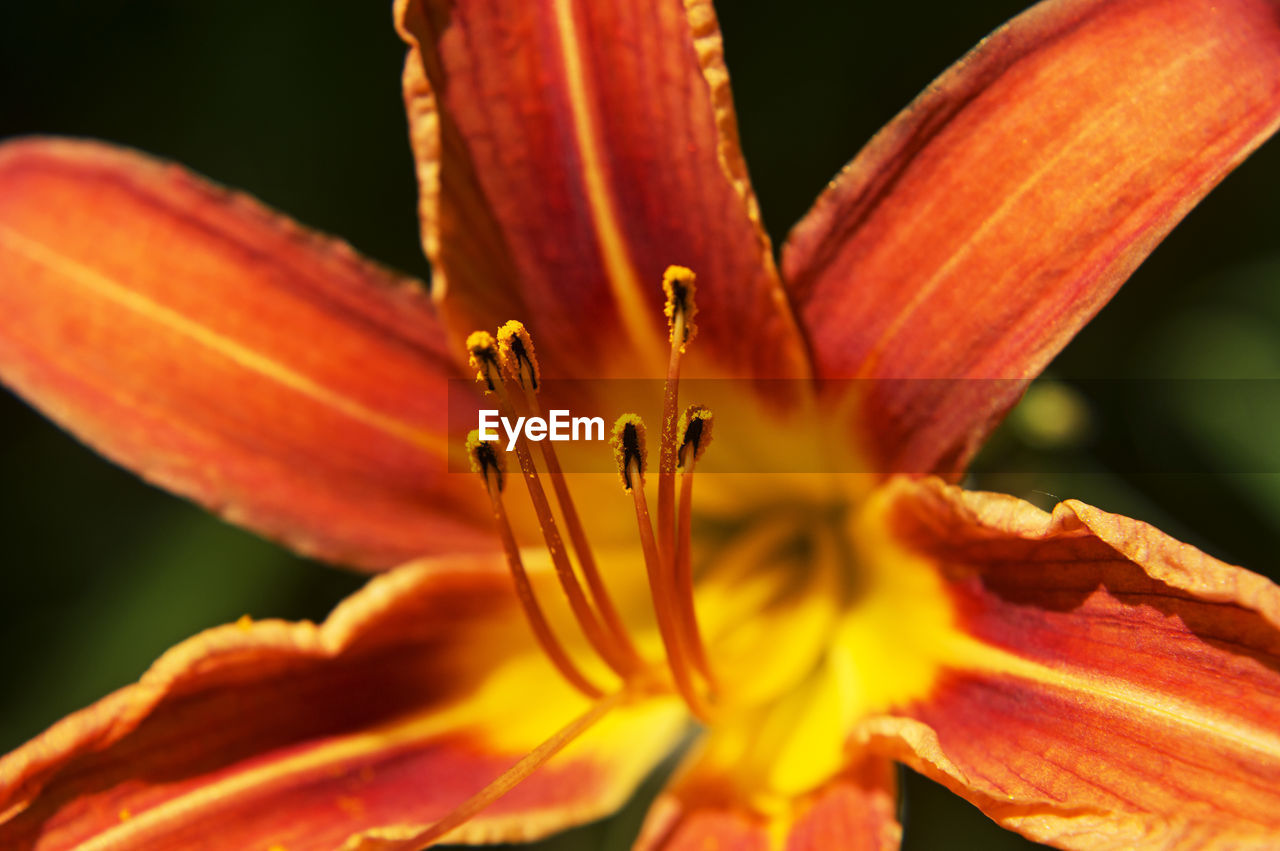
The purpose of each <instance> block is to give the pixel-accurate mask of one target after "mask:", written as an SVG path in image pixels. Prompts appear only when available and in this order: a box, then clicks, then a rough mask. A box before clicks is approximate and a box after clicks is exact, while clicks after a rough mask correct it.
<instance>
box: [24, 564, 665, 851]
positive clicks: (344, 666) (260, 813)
mask: <svg viewBox="0 0 1280 851" xmlns="http://www.w3.org/2000/svg"><path fill="white" fill-rule="evenodd" d="M538 579H539V581H540V582H541V583H542V584H544V585H545V584H546V582H547V581H548V580H550V581H552V582H554V580H553V579H552V578H551V576H550V575H549V572H548V571H546V570H542V571H540V572H539V574H538ZM531 645H532V642H531V640H530V636H529V635H528V634H527V629H526V628H525V625H524V623H523V621H522V619H521V618H520V616H519V614H518V607H517V605H516V602H515V596H514V594H513V593H511V591H510V579H509V577H508V576H507V574H506V571H505V568H504V567H503V566H502V564H501V563H500V562H498V561H497V560H495V559H491V558H488V557H484V558H479V559H477V558H465V557H463V558H453V559H449V560H438V561H431V562H424V563H419V564H414V565H409V566H406V567H403V568H400V569H397V570H395V571H391V572H389V573H387V574H384V575H382V576H380V577H377V578H376V579H374V580H373V581H372V582H371V583H370V584H369V585H368V586H367V587H366V588H365V589H364V590H362V591H361V592H359V593H357V594H356V595H354V596H353V597H352V598H350V599H349V600H347V601H346V602H344V603H343V604H342V605H341V606H339V607H338V608H337V609H336V610H335V611H334V613H333V615H332V616H331V617H330V618H329V619H328V620H327V621H326V623H325V624H324V625H323V626H320V627H316V626H313V625H312V624H309V623H299V624H290V623H285V622H281V621H264V622H261V623H257V624H247V623H246V624H243V625H229V626H226V627H220V628H217V629H213V630H210V631H207V632H205V633H202V634H201V635H199V636H196V637H195V638H193V639H191V640H189V641H187V642H185V643H183V644H181V645H179V646H177V647H175V648H174V649H172V650H171V651H169V653H167V654H166V655H165V656H163V657H162V658H161V659H160V660H159V661H157V662H156V663H155V665H154V666H152V668H151V669H150V670H149V671H148V672H147V673H146V674H145V675H144V676H143V678H142V680H141V681H140V682H139V683H138V684H136V685H132V686H128V687H126V688H124V689H122V690H120V691H119V692H116V693H115V694H113V695H111V696H110V697H108V698H106V699H104V700H102V701H100V702H99V703H97V704H95V705H94V706H92V707H90V708H88V709H86V710H84V711H82V712H79V713H77V714H75V715H72V716H70V717H69V718H67V719H65V720H64V721H62V722H60V723H59V724H58V725H56V726H54V727H53V728H52V729H50V730H49V731H48V732H47V733H45V734H44V735H43V736H41V737H39V738H37V739H36V740H34V741H33V742H31V743H30V744H28V745H26V746H25V747H23V748H22V749H20V750H18V751H16V752H14V753H13V754H10V755H9V756H8V757H6V758H5V759H4V760H2V761H0V846H3V847H5V848H14V849H18V848H26V849H40V851H59V850H60V849H72V848H75V849H80V851H90V849H100V848H119V847H126V846H127V847H128V848H130V849H136V851H154V850H156V849H175V848H183V849H199V848H212V847H215V846H216V847H218V848H262V849H266V848H271V847H276V848H284V849H289V851H307V849H317V851H320V849H323V851H331V849H333V848H337V847H339V846H342V845H343V843H344V842H348V841H349V843H350V846H351V847H363V846H364V845H367V846H369V847H377V845H378V842H380V841H391V840H395V839H397V838H400V837H405V836H411V835H414V834H415V833H417V832H420V831H421V830H423V828H424V827H425V826H427V825H430V824H431V823H432V822H434V821H435V820H436V819H438V818H440V817H441V816H443V815H444V814H446V813H448V812H449V811H450V810H451V809H453V808H454V807H455V806H457V805H458V804H459V803H461V802H462V801H463V800H464V799H466V798H467V797H469V796H470V795H472V794H474V793H475V792H477V791H479V790H480V789H482V788H484V787H485V786H486V785H487V784H489V783H490V782H491V781H493V780H494V779H495V778H497V777H498V776H499V775H500V774H502V773H503V772H504V771H505V770H506V769H507V768H508V767H509V766H511V765H512V764H513V763H515V762H516V761H517V760H518V759H519V758H520V757H522V756H523V755H524V754H525V753H527V752H528V751H530V750H532V749H533V748H535V747H536V746H537V745H538V744H540V743H541V742H542V741H543V740H545V739H546V738H547V737H549V736H550V735H552V734H553V733H554V732H555V731H556V730H557V729H558V728H560V727H561V726H563V725H564V723H565V722H566V721H568V720H569V719H571V718H573V717H574V716H576V715H579V714H581V713H582V712H583V711H584V709H585V708H586V706H587V704H586V702H585V701H584V699H582V698H581V697H580V696H579V695H578V693H577V692H575V691H572V690H571V689H569V687H568V686H565V685H562V684H561V683H560V682H559V681H558V679H557V677H556V675H555V673H554V671H553V670H552V668H551V666H550V664H549V663H547V662H545V660H544V659H543V658H542V657H541V655H539V654H537V653H536V652H534V651H531V650H530V649H529V648H530V647H531ZM530 694H537V695H538V699H537V700H535V701H531V700H529V699H528V698H529V695H530ZM515 707H519V708H520V709H519V711H518V712H515V711H513V709H515ZM684 717H685V716H684V713H683V712H682V710H681V709H680V708H679V707H678V706H677V705H676V704H675V703H674V701H671V700H669V699H667V700H653V701H648V702H645V703H639V704H634V705H626V706H621V707H619V708H616V709H613V710H612V711H611V712H610V713H609V714H608V715H607V716H605V717H604V719H603V720H602V721H600V722H599V723H598V724H597V725H596V726H595V727H593V728H592V729H590V730H589V731H588V732H586V733H585V734H583V735H582V736H581V738H578V739H577V740H576V741H574V742H573V743H572V744H570V745H569V746H568V747H567V748H566V749H565V750H564V751H563V752H562V753H560V754H559V755H558V756H556V757H553V758H552V759H551V761H550V762H548V763H547V764H546V765H545V766H543V767H542V768H541V769H540V770H539V771H538V772H536V773H534V774H533V775H532V776H530V777H529V778H528V779H526V780H525V781H524V782H523V783H522V784H520V785H518V786H516V787H515V788H514V789H513V790H512V791H511V792H510V793H509V794H507V795H506V796H505V797H503V798H501V799H499V800H498V801H497V802H496V803H495V804H493V805H492V806H491V807H490V808H489V809H487V810H485V811H484V812H482V813H481V814H480V815H479V816H477V817H476V818H475V819H473V820H472V821H470V822H468V823H467V824H466V825H465V826H464V827H463V828H462V829H461V830H460V831H457V832H455V833H453V834H451V835H450V840H451V841H465V842H481V841H488V842H493V841H502V840H527V839H531V838H535V837H538V836H542V835H544V834H547V833H550V832H553V831H555V830H559V829H562V828H564V827H567V826H569V825H572V824H577V823H580V822H582V821H586V820H589V819H591V818H596V817H599V816H601V815H603V814H605V813H607V812H610V811H611V810H613V809H614V808H616V807H617V806H619V805H620V804H621V803H622V802H623V801H625V799H626V798H627V797H628V796H629V795H630V794H631V792H632V791H633V790H634V787H635V785H636V784H637V783H638V782H639V780H640V779H641V778H642V777H643V776H644V774H645V773H646V772H647V771H648V770H649V769H650V768H651V767H652V766H653V765H654V764H656V763H657V762H658V761H659V760H661V759H662V758H663V757H664V756H665V755H666V753H667V752H668V751H669V749H670V748H671V747H672V746H673V745H674V743H675V741H676V740H677V739H678V738H679V736H680V735H681V734H682V732H683V729H684ZM637 742H643V743H645V746H644V747H636V743H637Z"/></svg>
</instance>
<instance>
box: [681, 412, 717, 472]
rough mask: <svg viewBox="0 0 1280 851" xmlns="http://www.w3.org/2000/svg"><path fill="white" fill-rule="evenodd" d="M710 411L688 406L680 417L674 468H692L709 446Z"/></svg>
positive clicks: (711, 420) (711, 418) (711, 419)
mask: <svg viewBox="0 0 1280 851" xmlns="http://www.w3.org/2000/svg"><path fill="white" fill-rule="evenodd" d="M713 419H714V418H713V416H712V414H711V409H709V408H706V407H703V406H702V405H690V406H689V407H688V408H685V411H684V413H683V414H681V415H680V425H679V427H678V428H677V430H676V433H677V434H679V435H680V437H679V439H678V440H677V441H676V445H677V446H679V447H680V448H679V449H678V450H676V459H677V460H676V466H677V467H678V468H679V469H681V470H684V469H686V468H688V467H690V466H692V465H693V464H694V463H695V462H696V461H697V460H698V459H699V458H701V457H702V453H703V452H706V451H707V447H708V446H709V445H710V444H711V425H712V422H713ZM691 452H692V454H690V453H691Z"/></svg>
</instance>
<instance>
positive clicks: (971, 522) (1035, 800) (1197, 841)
mask: <svg viewBox="0 0 1280 851" xmlns="http://www.w3.org/2000/svg"><path fill="white" fill-rule="evenodd" d="M891 494H892V496H891V497H890V498H889V502H890V504H891V506H892V507H891V508H890V510H889V513H888V516H889V518H890V524H891V528H892V529H893V533H894V534H895V535H896V537H897V539H898V540H899V541H900V542H902V545H903V549H902V551H901V553H899V556H898V560H899V562H900V563H903V564H906V563H909V562H915V563H927V564H931V565H932V566H933V567H934V569H935V570H936V571H938V572H939V573H940V575H941V576H942V577H943V578H944V579H945V581H946V584H947V586H948V588H949V594H950V596H951V599H952V603H953V609H954V623H953V624H952V625H951V630H952V636H951V638H950V639H948V640H945V641H941V640H940V641H939V642H938V661H939V664H940V666H941V670H940V673H939V676H938V677H937V679H936V682H935V686H934V688H933V690H932V692H931V693H930V694H928V695H926V696H923V697H921V698H920V699H918V700H914V701H912V702H910V703H909V704H907V705H904V706H901V707H899V708H898V709H897V710H895V711H893V712H892V713H890V716H879V717H874V718H871V719H869V720H867V721H865V722H864V723H863V724H862V725H861V728H860V736H861V740H862V741H863V742H864V743H869V744H870V745H871V746H872V747H874V748H876V749H878V750H880V751H881V752H882V753H884V754H885V755H889V756H893V757H895V758H898V759H901V760H903V761H905V762H907V763H908V764H910V765H911V766H913V767H915V768H916V769H918V770H920V771H922V772H923V773H925V774H927V775H929V776H931V777H933V778H934V779H937V780H939V781H941V782H943V783H945V784H946V785H948V786H950V787H951V788H952V789H954V790H955V791H957V792H958V793H960V794H961V795H963V796H965V797H966V798H968V799H969V800H970V801H972V802H974V803H975V804H977V805H978V806H979V807H981V808H982V809H983V811H984V812H986V813H987V814H988V815H990V816H991V817H992V818H994V819H996V820H997V821H999V822H1000V823H1001V824H1003V825H1005V826H1007V827H1010V828H1012V829H1014V830H1017V831H1019V832H1020V833H1023V834H1024V835H1026V836H1029V837H1031V838H1033V839H1036V840H1039V841H1042V842H1049V843H1052V844H1055V845H1058V846H1060V847H1064V848H1089V849H1098V848H1117V849H1118V848H1162V849H1164V848H1227V847H1230V848H1263V847H1268V848H1270V847H1275V845H1276V842H1277V841H1278V839H1280V733H1278V732H1277V731H1278V730H1280V589H1278V588H1277V587H1276V586H1275V585H1273V584H1272V583H1271V582H1269V581H1267V580H1266V579H1264V578H1262V577H1260V576H1257V575H1255V574H1251V573H1249V572H1247V571H1245V570H1243V569H1240V568H1237V567H1232V566H1230V565H1226V564H1223V563H1222V562H1219V561H1217V560H1215V559H1213V558H1210V557H1209V556H1207V555H1205V554H1204V553H1202V552H1200V551H1199V550H1197V549H1195V548H1194V547H1191V546H1188V545H1186V544H1182V543H1179V542H1177V541H1175V540H1173V539H1171V538H1169V537H1167V536H1165V535H1163V534H1161V533H1160V532H1159V531H1157V530H1155V529H1153V528H1152V527H1150V526H1148V525H1146V524H1144V523H1140V522H1138V521H1135V520H1129V519H1127V518H1124V517H1120V516H1117V515H1112V514H1107V513H1105V512H1103V511H1099V510H1098V509H1096V508H1091V507H1089V506H1087V505H1083V504H1081V503H1078V502H1066V503H1063V504H1061V505H1059V506H1058V508H1057V509H1056V510H1055V512H1054V513H1053V514H1052V516H1051V515H1048V514H1045V513H1044V512H1042V511H1040V510H1039V509H1037V508H1035V507H1033V506H1030V505H1028V504H1027V503H1024V502H1021V501H1020V500H1017V499H1014V498H1013V497H1007V496H1000V495H995V494H982V493H965V492H962V491H960V490H958V489H954V488H949V487H947V486H945V485H942V484H941V483H939V482H937V481H932V482H926V483H923V484H914V483H909V482H904V481H900V482H897V483H895V484H894V485H893V486H892V487H891Z"/></svg>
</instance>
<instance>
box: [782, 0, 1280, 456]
mask: <svg viewBox="0 0 1280 851" xmlns="http://www.w3.org/2000/svg"><path fill="white" fill-rule="evenodd" d="M1278 122H1280V9H1278V8H1277V6H1276V4H1275V3H1274V2H1272V0H1118V1H1117V0H1107V2H1103V1H1102V0H1050V2H1046V3H1042V4H1040V5H1039V6H1036V7H1035V8H1033V9H1031V10H1030V11H1028V12H1026V13H1024V14H1023V15H1021V16H1020V17H1018V18H1015V19H1014V20H1013V21H1012V22H1010V23H1009V24H1008V25H1006V26H1005V27H1004V28H1002V29H1000V30H998V31H997V32H996V33H995V34H993V35H992V36H991V37H990V38H988V39H987V40H985V41H984V42H983V43H982V44H981V45H979V47H978V48H977V49H976V50H974V51H973V52H972V53H971V54H969V55H968V56H967V57H966V58H965V59H963V60H962V61H961V62H960V63H959V64H958V65H956V66H955V67H954V68H952V69H951V70H950V71H948V72H947V73H946V74H944V75H943V76H942V77H940V78H939V79H938V80H937V81H936V82H935V83H934V84H933V85H932V86H930V87H929V89H928V90H926V91H925V93H924V94H923V95H921V96H920V98H919V99H918V100H917V101H916V102H915V103H914V104H912V105H911V106H910V107H909V108H908V109H907V110H906V111H905V112H904V113H902V115H900V116H899V117H898V118H897V119H895V120H894V121H893V122H892V123H891V124H890V125H889V126H888V127H887V128H886V129H885V130H884V131H882V132H881V133H880V134H879V135H878V136H876V137H875V139H873V140H872V142H871V143H870V144H869V145H868V146H867V148H866V149H865V150H864V151H863V152H862V153H861V154H860V155H859V156H858V157H857V158H856V159H854V160H853V161H852V162H851V163H850V164H849V165H848V166H847V167H846V168H845V169H844V171H843V172H842V173H841V174H840V175H839V176H838V177H837V179H836V180H835V182H834V183H833V184H832V186H831V187H830V188H829V189H828V190H827V191H826V192H825V193H824V194H823V195H822V197H821V198H819V200H818V202H817V204H816V205H815V207H814V209H813V210H812V212H810V213H809V215H808V216H807V217H806V218H805V219H804V220H803V221H801V222H800V224H799V225H797V227H796V228H795V230H794V231H793V232H792V234H791V236H790V238H789V240H788V243H787V245H786V247H785V249H784V252H783V263H782V265H783V272H784V277H785V278H786V280H787V281H788V282H789V284H790V286H791V287H792V292H793V294H794V295H795V297H796V299H797V301H798V303H799V304H800V310H801V316H802V319H803V322H804V325H805V327H806V329H807V330H808V332H809V334H810V338H811V343H812V347H813V350H814V358H815V362H816V369H817V371H818V373H819V374H820V375H821V376H824V377H833V378H848V377H859V378H867V379H884V381H883V382H882V383H877V384H875V385H874V386H873V388H872V389H871V390H870V391H869V394H868V398H867V399H866V404H865V410H866V413H865V424H864V428H865V430H866V434H864V435H863V439H864V442H866V443H867V444H869V447H870V450H871V451H872V453H873V455H874V457H876V458H877V459H879V460H880V463H881V465H883V466H884V467H886V468H887V469H889V470H891V471H897V472H929V471H937V472H943V473H950V472H954V471H957V470H959V469H961V468H962V467H963V465H964V464H965V462H966V461H967V460H968V458H969V457H970V456H971V455H972V454H973V452H974V451H975V450H976V448H977V447H978V446H979V445H980V444H981V442H982V440H983V438H984V437H985V435H986V434H987V433H988V432H989V431H990V429H991V428H992V427H994V425H995V423H996V422H997V421H998V420H999V419H1000V417H1001V416H1003V414H1004V412H1005V411H1006V410H1007V409H1008V407H1009V406H1010V405H1011V404H1012V403H1013V402H1014V401H1015V400H1016V399H1017V397H1018V395H1019V394H1020V393H1021V390H1022V388H1023V386H1024V384H1025V381H1026V380H1029V379H1030V378H1032V377H1034V376H1035V375H1036V374H1037V373H1038V372H1039V371H1040V370H1041V369H1042V368H1043V367H1044V366H1045V364H1046V363H1047V362H1048V361H1049V359H1050V358H1051V357H1052V356H1053V355H1054V354H1055V353H1056V352H1058V351H1059V350H1060V349H1061V348H1062V347H1063V346H1064V345H1065V344H1066V342H1067V341H1068V340H1069V339H1070V338H1071V336H1072V335H1073V334H1075V332H1076V331H1077V330H1078V329H1079V328H1080V327H1081V326H1082V325H1083V324H1084V323H1085V322H1086V321H1088V319H1089V318H1090V317H1092V316H1093V315H1094V314H1095V313H1096V312H1097V311H1098V310H1099V309H1100V308H1101V307H1102V305H1103V304H1104V303H1106V301H1107V300H1108V299H1109V298H1110V297H1111V296H1112V294H1113V293H1114V292H1115V291H1116V289H1117V288H1118V287H1119V286H1120V284H1121V283H1122V282H1123V281H1124V280H1125V278H1127V277H1128V275H1129V274H1130V273H1131V272H1132V271H1133V270H1134V268H1135V267H1136V266H1137V265H1138V264H1139V263H1140V262H1141V261H1142V260H1143V258H1145V257H1146V256H1147V254H1148V253H1150V251H1151V250H1152V248H1154V246H1155V245H1156V244H1157V243H1158V242H1159V241H1160V239H1161V238H1163V237H1164V235H1165V234H1166V233H1168V231H1169V230H1170V229H1171V228H1172V227H1173V226H1174V225H1175V224H1176V223H1177V222H1178V221H1179V220H1180V219H1181V218H1182V217H1183V215H1185V214H1186V212H1187V211H1188V210H1189V209H1190V208H1191V207H1192V206H1193V205H1194V204H1195V203H1196V202H1197V201H1198V200H1199V199H1200V198H1201V197H1203V196H1204V195H1205V193H1207V192H1208V191H1209V190H1210V189H1211V188H1212V187H1213V186H1214V185H1215V184H1217V182H1218V181H1219V180H1221V179H1222V177H1223V176H1224V175H1225V174H1226V173H1227V172H1229V171H1230V170H1231V169H1232V168H1233V167H1234V166H1235V165H1236V164H1238V163H1239V162H1240V161H1241V160H1243V159H1244V158H1245V157H1246V156H1247V155H1248V154H1249V153H1250V152H1251V151H1252V150H1253V149H1254V148H1256V147H1257V146H1258V145H1259V144H1261V142H1262V141H1263V140H1264V139H1266V138H1267V137H1268V136H1269V135H1271V133H1273V132H1274V131H1275V129H1276V126H1277V123H1278ZM968 378H981V379H986V378H1007V379H1014V380H1012V381H1008V382H1003V383H999V384H997V383H991V382H984V381H960V380H952V379H968ZM894 379H944V380H943V381H939V382H936V383H935V382H928V381H920V382H913V381H898V380H894Z"/></svg>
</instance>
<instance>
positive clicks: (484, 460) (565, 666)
mask: <svg viewBox="0 0 1280 851" xmlns="http://www.w3.org/2000/svg"><path fill="white" fill-rule="evenodd" d="M467 454H468V455H469V456H470V458H471V469H473V470H475V471H476V472H478V473H480V476H481V478H483V479H484V485H485V490H486V491H488V493H489V502H490V505H491V506H492V508H493V519H494V521H495V522H496V523H497V526H498V535H499V537H501V538H502V548H503V550H504V551H505V552H506V556H507V567H508V568H509V569H510V570H511V578H512V580H513V581H514V582H515V586H516V597H517V598H519V600H520V606H521V608H523V609H524V614H525V618H526V619H527V620H528V621H529V626H530V628H532V629H533V635H534V637H535V638H536V639H537V641H538V644H539V646H541V647H542V652H544V653H546V654H547V658H549V659H550V660H551V664H553V665H554V666H555V668H556V670H557V671H559V672H560V674H561V676H563V677H564V678H565V679H566V680H567V681H568V682H569V684H570V685H572V686H573V687H574V688H576V689H577V690H578V691H580V692H582V693H583V694H585V695H586V696H587V697H590V698H598V697H600V696H601V695H603V694H604V691H602V690H601V689H600V688H598V687H597V686H596V685H595V684H593V683H592V682H591V681H590V680H588V679H587V678H586V676H584V675H583V673H582V672H581V671H580V670H578V666H577V665H576V664H574V662H573V660H572V659H571V658H570V657H569V654H568V652H567V651H566V650H565V649H564V647H563V646H562V645H561V644H560V641H559V639H557V638H556V636H555V633H554V632H552V631H551V625H550V624H549V623H548V622H547V618H546V615H544V614H543V612H542V608H541V607H540V606H539V605H538V598H537V597H536V596H535V595H534V593H533V585H532V584H531V583H530V582H529V574H528V573H527V572H526V571H525V569H524V562H523V561H522V560H521V558H520V547H519V545H517V544H516V536H515V533H514V532H512V530H511V521H510V520H509V519H508V517H507V510H506V507H505V506H504V505H503V503H502V486H503V478H504V470H503V464H502V460H501V456H499V455H498V454H497V453H496V452H494V451H493V444H492V443H489V442H487V441H482V440H481V439H480V432H478V431H472V432H471V433H470V434H468V435H467Z"/></svg>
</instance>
